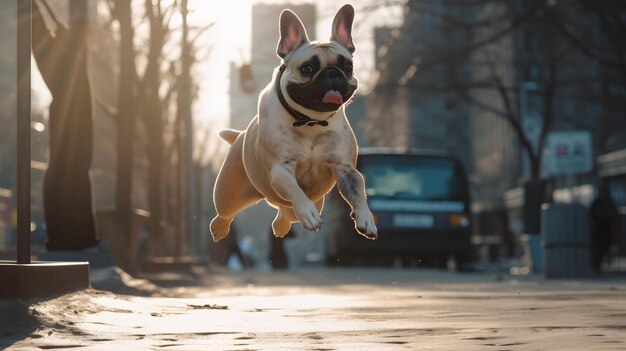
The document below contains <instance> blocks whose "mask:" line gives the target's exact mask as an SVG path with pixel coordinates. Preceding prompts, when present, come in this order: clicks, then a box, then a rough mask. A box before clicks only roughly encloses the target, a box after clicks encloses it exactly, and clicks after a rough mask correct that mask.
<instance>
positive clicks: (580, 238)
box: [541, 203, 591, 278]
mask: <svg viewBox="0 0 626 351" xmlns="http://www.w3.org/2000/svg"><path fill="white" fill-rule="evenodd" d="M541 233H542V236H543V239H544V242H543V247H544V273H545V276H546V278H584V277H589V276H591V264H590V246H589V219H588V216H587V209H586V208H585V207H584V206H583V205H580V204H563V203H549V204H543V205H542V207H541Z"/></svg>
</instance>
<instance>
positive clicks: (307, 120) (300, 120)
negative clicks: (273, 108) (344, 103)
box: [276, 64, 332, 127]
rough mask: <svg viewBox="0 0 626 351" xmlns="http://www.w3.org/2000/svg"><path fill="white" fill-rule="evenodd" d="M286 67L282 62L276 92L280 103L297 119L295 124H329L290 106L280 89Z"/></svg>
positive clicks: (295, 125)
mask: <svg viewBox="0 0 626 351" xmlns="http://www.w3.org/2000/svg"><path fill="white" fill-rule="evenodd" d="M286 68H287V66H285V64H282V65H281V66H280V68H279V69H278V77H276V94H277V95H278V100H279V101H280V104H281V105H283V107H284V108H285V110H287V112H289V114H290V115H291V116H292V117H293V118H295V119H296V121H295V122H293V126H294V127H300V126H304V125H307V126H309V127H312V126H315V125H318V124H319V125H321V126H322V127H326V126H328V121H324V120H319V119H313V118H311V117H309V116H307V115H305V114H304V113H301V112H298V111H296V110H295V109H294V108H293V107H291V106H289V103H288V102H287V100H285V96H284V95H283V92H282V90H281V89H280V80H281V78H282V77H283V72H285V69H286ZM331 117H332V116H331Z"/></svg>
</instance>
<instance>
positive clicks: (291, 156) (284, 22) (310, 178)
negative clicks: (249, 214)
mask: <svg viewBox="0 0 626 351" xmlns="http://www.w3.org/2000/svg"><path fill="white" fill-rule="evenodd" d="M353 19H354V8H353V7H352V6H350V5H345V6H343V7H342V8H341V9H340V10H339V11H338V12H337V14H336V15H335V18H334V20H333V24H332V35H331V40H330V41H328V42H320V41H309V38H308V36H307V32H306V30H305V28H304V25H303V24H302V22H301V21H300V18H298V16H297V15H296V14H295V13H293V12H292V11H290V10H284V11H283V12H282V13H281V15H280V23H279V32H280V38H279V40H278V46H277V49H276V54H277V55H278V57H279V58H280V59H281V61H282V62H281V65H280V66H279V67H278V68H276V69H275V70H274V74H273V78H272V81H271V82H270V83H269V84H268V85H267V87H266V88H265V89H264V90H263V91H262V92H261V93H260V96H259V103H258V114H257V115H256V116H255V117H254V118H253V119H252V121H251V122H250V124H249V125H248V127H247V128H246V130H245V131H237V130H232V129H226V130H222V131H221V132H220V133H219V134H220V136H221V137H222V139H224V140H225V141H227V142H228V143H229V144H231V146H230V149H229V151H228V154H227V156H226V158H225V160H224V163H223V164H222V167H221V169H220V172H219V174H218V176H217V180H216V183H215V188H214V191H213V200H214V203H215V209H216V212H217V216H216V217H215V218H214V219H213V220H212V221H211V225H210V229H211V234H212V235H213V241H215V242H217V241H219V240H221V239H222V238H224V237H225V236H226V235H228V232H229V230H230V225H231V223H232V221H233V218H234V217H235V215H236V214H237V213H239V212H240V211H242V210H243V209H245V208H247V207H249V206H251V205H253V204H255V203H257V202H259V201H261V200H263V199H265V200H266V201H267V202H268V203H269V204H270V205H271V206H273V207H275V208H276V209H278V213H277V215H276V218H275V219H274V221H273V222H272V230H273V232H274V235H275V236H277V237H281V238H282V237H284V236H285V235H286V234H287V233H288V232H289V229H290V228H291V224H292V223H294V222H300V224H301V225H302V227H304V228H305V229H307V230H309V231H317V230H318V229H320V227H321V225H322V218H321V217H320V213H321V211H322V207H323V205H324V195H325V194H327V193H328V192H329V191H330V190H331V189H332V187H333V186H334V185H335V184H337V186H338V188H339V192H340V193H341V195H342V196H343V198H344V199H345V200H346V201H347V202H348V204H349V205H350V207H351V208H352V213H351V216H352V218H353V219H354V222H355V228H356V229H357V231H358V232H359V233H360V234H362V235H363V236H365V237H366V238H368V239H376V238H377V229H376V225H375V223H374V218H373V216H372V213H371V211H370V209H369V207H368V204H367V199H366V195H365V184H364V180H363V176H362V175H361V174H360V173H359V172H358V171H357V169H356V168H355V165H356V159H357V143H356V139H355V137H354V133H353V131H352V128H351V127H350V124H349V123H348V120H347V118H346V115H345V106H346V104H347V103H348V102H349V101H350V99H351V98H352V97H353V95H354V93H355V92H356V90H357V86H358V82H357V78H356V77H355V76H354V73H353V66H352V57H353V56H352V54H353V53H354V50H355V47H354V43H353V42H352V22H353Z"/></svg>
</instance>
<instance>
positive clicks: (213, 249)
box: [209, 226, 250, 268]
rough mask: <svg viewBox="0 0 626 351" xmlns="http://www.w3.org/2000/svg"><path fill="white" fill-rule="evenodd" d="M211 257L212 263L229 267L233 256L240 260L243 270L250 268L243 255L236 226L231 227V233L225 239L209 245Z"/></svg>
mask: <svg viewBox="0 0 626 351" xmlns="http://www.w3.org/2000/svg"><path fill="white" fill-rule="evenodd" d="M209 255H210V259H211V262H212V263H214V264H217V265H220V266H227V265H228V261H229V259H230V257H231V256H232V255H235V257H236V258H237V259H239V261H240V262H241V267H242V268H246V267H249V266H250V262H249V260H247V259H246V258H245V257H244V255H243V254H242V253H241V248H240V246H239V240H238V238H237V231H236V230H235V226H231V228H230V233H229V234H228V235H227V236H226V237H225V238H224V239H222V240H220V241H219V242H216V243H215V242H214V243H211V244H209Z"/></svg>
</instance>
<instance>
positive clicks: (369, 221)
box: [353, 209, 378, 240]
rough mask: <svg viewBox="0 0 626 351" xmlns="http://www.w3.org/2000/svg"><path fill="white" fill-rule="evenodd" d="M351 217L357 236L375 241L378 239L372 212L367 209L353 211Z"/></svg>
mask: <svg viewBox="0 0 626 351" xmlns="http://www.w3.org/2000/svg"><path fill="white" fill-rule="evenodd" d="M353 217H354V227H355V228H356V230H357V231H358V232H359V234H361V235H363V236H364V237H366V238H368V239H371V240H376V239H377V238H378V229H376V224H374V216H372V212H370V211H369V210H367V209H365V210H355V211H354V213H353Z"/></svg>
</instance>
